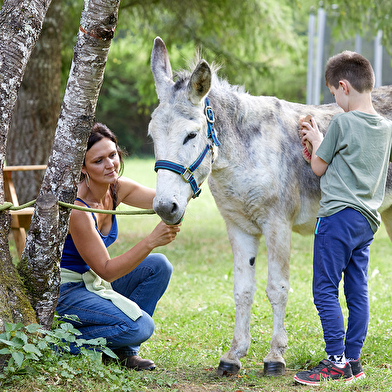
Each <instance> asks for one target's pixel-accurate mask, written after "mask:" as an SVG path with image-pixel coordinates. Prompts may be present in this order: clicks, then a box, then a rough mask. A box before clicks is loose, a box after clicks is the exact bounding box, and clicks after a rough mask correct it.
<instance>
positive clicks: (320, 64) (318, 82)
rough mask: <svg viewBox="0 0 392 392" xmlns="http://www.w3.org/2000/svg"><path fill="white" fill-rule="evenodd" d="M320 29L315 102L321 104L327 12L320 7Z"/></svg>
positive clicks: (318, 34)
mask: <svg viewBox="0 0 392 392" xmlns="http://www.w3.org/2000/svg"><path fill="white" fill-rule="evenodd" d="M317 18H318V29H317V53H316V75H315V84H314V97H313V103H314V104H315V105H320V93H321V79H322V75H321V71H322V69H323V50H324V33H325V19H326V14H325V11H324V9H323V8H319V9H318V13H317Z"/></svg>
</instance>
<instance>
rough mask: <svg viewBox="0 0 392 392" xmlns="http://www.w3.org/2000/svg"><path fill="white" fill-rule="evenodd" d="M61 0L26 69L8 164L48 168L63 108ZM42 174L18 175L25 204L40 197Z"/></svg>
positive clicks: (9, 140)
mask: <svg viewBox="0 0 392 392" xmlns="http://www.w3.org/2000/svg"><path fill="white" fill-rule="evenodd" d="M61 3H62V0H52V2H51V4H50V7H49V9H48V12H47V13H46V16H45V20H44V23H43V25H42V30H41V35H40V37H39V39H38V41H37V44H36V45H35V48H34V50H33V52H32V54H31V56H30V59H29V62H28V64H27V66H26V71H25V73H24V76H23V80H22V84H21V86H20V89H19V93H18V99H17V102H16V105H15V110H14V113H13V116H12V122H11V127H10V130H9V133H8V138H7V156H6V159H7V165H46V164H47V162H48V158H49V154H50V149H51V147H52V144H53V138H54V132H55V130H56V125H57V119H58V116H59V112H60V106H61V91H60V90H61V30H62V5H61ZM43 174H44V172H43V171H36V170H33V171H24V172H15V173H13V175H12V180H13V183H14V185H15V188H16V191H17V193H18V199H19V203H20V204H23V203H26V202H28V201H30V200H32V199H35V198H36V197H37V195H38V192H39V189H40V187H41V182H42V177H43Z"/></svg>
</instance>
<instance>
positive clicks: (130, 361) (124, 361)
mask: <svg viewBox="0 0 392 392" xmlns="http://www.w3.org/2000/svg"><path fill="white" fill-rule="evenodd" d="M118 357H119V359H118V360H119V362H120V364H121V365H122V366H125V367H126V368H128V369H134V370H137V371H139V370H154V369H155V368H156V365H155V363H154V362H153V361H150V360H149V359H143V358H140V357H139V356H138V355H131V356H129V357H125V356H123V355H118ZM115 361H116V360H115V359H114V358H111V357H109V356H108V355H106V354H105V353H102V362H103V363H104V364H105V365H109V364H110V363H113V362H115Z"/></svg>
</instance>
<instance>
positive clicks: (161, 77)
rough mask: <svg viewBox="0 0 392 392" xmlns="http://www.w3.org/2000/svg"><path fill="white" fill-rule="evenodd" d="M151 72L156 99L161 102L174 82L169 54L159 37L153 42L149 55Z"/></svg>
mask: <svg viewBox="0 0 392 392" xmlns="http://www.w3.org/2000/svg"><path fill="white" fill-rule="evenodd" d="M151 70H152V74H153V76H154V80H155V87H156V90H157V94H158V99H159V100H160V101H161V100H163V99H164V97H165V95H166V94H167V91H168V89H169V88H170V87H171V86H172V85H173V84H174V82H173V72H172V68H171V65H170V60H169V54H168V52H167V49H166V46H165V43H164V42H163V41H162V39H161V38H160V37H156V38H155V40H154V47H153V48H152V53H151Z"/></svg>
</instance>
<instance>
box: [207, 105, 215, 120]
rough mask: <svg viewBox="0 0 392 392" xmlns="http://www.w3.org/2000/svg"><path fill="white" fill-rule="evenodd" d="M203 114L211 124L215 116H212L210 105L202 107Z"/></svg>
mask: <svg viewBox="0 0 392 392" xmlns="http://www.w3.org/2000/svg"><path fill="white" fill-rule="evenodd" d="M204 114H205V116H206V118H207V121H208V122H209V123H210V124H213V123H214V122H215V118H214V111H213V110H212V107H211V106H210V105H206V106H205V107H204Z"/></svg>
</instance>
